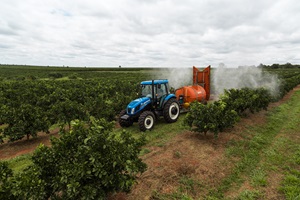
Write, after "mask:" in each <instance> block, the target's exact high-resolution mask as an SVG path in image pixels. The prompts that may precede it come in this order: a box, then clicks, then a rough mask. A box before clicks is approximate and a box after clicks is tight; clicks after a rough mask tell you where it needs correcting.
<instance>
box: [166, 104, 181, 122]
mask: <svg viewBox="0 0 300 200" xmlns="http://www.w3.org/2000/svg"><path fill="white" fill-rule="evenodd" d="M179 112H180V109H179V103H178V101H177V100H176V99H170V100H169V101H167V103H166V104H165V106H164V110H163V115H164V119H165V121H166V122H168V123H172V122H176V121H177V119H178V117H179Z"/></svg>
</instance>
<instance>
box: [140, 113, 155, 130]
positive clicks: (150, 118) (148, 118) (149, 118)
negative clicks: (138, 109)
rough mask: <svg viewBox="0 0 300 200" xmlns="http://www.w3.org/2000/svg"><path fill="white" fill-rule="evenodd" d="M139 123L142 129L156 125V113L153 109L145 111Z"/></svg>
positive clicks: (149, 128) (148, 128)
mask: <svg viewBox="0 0 300 200" xmlns="http://www.w3.org/2000/svg"><path fill="white" fill-rule="evenodd" d="M138 123H139V127H140V130H141V131H146V130H151V129H152V128H153V127H154V123H155V115H154V114H153V112H151V111H145V112H143V113H142V114H141V115H140V117H139V122H138Z"/></svg>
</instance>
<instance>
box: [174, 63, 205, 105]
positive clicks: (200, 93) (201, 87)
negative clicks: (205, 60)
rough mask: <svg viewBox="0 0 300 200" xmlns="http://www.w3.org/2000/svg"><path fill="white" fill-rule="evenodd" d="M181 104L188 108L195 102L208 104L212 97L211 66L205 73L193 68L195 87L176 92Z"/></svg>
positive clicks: (183, 88) (186, 87)
mask: <svg viewBox="0 0 300 200" xmlns="http://www.w3.org/2000/svg"><path fill="white" fill-rule="evenodd" d="M175 95H176V97H177V100H178V101H179V104H180V105H181V106H183V107H184V108H188V107H189V105H190V103H191V102H193V101H199V102H206V101H208V100H209V97H210V66H208V67H206V68H205V69H204V70H203V71H200V70H198V69H197V68H196V67H193V85H190V86H183V87H181V88H179V89H177V90H176V91H175Z"/></svg>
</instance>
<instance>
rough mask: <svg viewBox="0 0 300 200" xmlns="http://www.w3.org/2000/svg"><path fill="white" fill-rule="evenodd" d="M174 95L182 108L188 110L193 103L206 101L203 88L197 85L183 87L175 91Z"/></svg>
mask: <svg viewBox="0 0 300 200" xmlns="http://www.w3.org/2000/svg"><path fill="white" fill-rule="evenodd" d="M175 94H176V97H177V99H178V101H179V103H180V104H181V105H182V106H183V107H184V108H188V107H189V105H190V103H191V102H193V101H199V102H205V101H206V92H205V90H204V88H203V87H201V86H199V85H190V86H183V87H181V88H179V89H177V90H176V92H175Z"/></svg>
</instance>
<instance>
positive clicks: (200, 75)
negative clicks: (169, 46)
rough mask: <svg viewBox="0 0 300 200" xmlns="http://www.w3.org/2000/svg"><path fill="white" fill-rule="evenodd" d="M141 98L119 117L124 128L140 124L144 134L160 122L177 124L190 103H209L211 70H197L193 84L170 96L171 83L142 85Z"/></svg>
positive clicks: (163, 81) (145, 83)
mask: <svg viewBox="0 0 300 200" xmlns="http://www.w3.org/2000/svg"><path fill="white" fill-rule="evenodd" d="M140 86H141V87H140V88H141V91H140V94H141V95H140V97H139V98H138V99H135V100H133V101H131V102H130V103H129V104H128V106H127V108H126V109H125V110H122V111H121V112H120V115H119V123H120V125H121V126H122V127H129V126H131V125H132V124H133V123H134V122H138V125H139V128H140V130H141V131H146V130H151V129H152V128H153V127H154V124H155V121H156V119H158V118H159V117H163V118H164V119H165V121H166V122H167V123H172V122H176V121H177V119H178V117H179V113H180V111H181V110H183V109H185V110H187V109H188V107H189V105H190V103H191V102H193V101H199V102H202V103H205V102H206V101H208V100H209V96H210V66H208V67H206V68H205V69H204V70H202V71H200V70H199V69H197V68H196V67H193V84H192V85H189V86H183V87H181V88H178V89H176V90H175V94H173V93H171V92H170V87H169V81H168V80H166V79H163V80H161V79H160V80H149V81H142V82H141V83H140Z"/></svg>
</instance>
